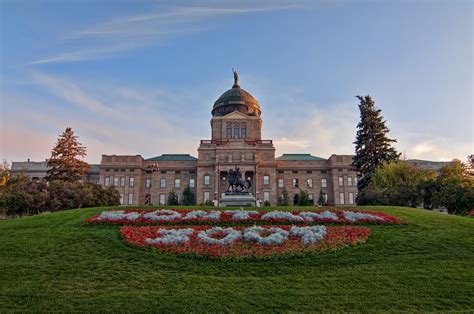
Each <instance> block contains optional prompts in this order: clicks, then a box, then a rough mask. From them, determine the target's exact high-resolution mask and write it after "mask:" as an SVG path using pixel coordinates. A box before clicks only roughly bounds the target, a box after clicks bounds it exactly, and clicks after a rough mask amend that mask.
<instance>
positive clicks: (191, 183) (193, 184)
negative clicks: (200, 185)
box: [189, 179, 195, 188]
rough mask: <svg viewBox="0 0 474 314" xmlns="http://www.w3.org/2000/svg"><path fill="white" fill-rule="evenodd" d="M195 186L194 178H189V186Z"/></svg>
mask: <svg viewBox="0 0 474 314" xmlns="http://www.w3.org/2000/svg"><path fill="white" fill-rule="evenodd" d="M194 186H195V181H194V179H189V187H190V188H193V187H194Z"/></svg>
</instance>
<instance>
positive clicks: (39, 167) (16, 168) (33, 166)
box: [11, 161, 50, 172]
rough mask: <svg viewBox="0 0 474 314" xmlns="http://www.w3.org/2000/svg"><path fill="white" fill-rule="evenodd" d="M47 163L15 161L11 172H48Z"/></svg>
mask: <svg viewBox="0 0 474 314" xmlns="http://www.w3.org/2000/svg"><path fill="white" fill-rule="evenodd" d="M49 169H50V167H48V162H47V161H13V162H12V166H11V171H13V172H21V171H48V170H49Z"/></svg>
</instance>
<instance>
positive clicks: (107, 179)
mask: <svg viewBox="0 0 474 314" xmlns="http://www.w3.org/2000/svg"><path fill="white" fill-rule="evenodd" d="M104 185H105V186H109V185H110V177H105V180H104Z"/></svg>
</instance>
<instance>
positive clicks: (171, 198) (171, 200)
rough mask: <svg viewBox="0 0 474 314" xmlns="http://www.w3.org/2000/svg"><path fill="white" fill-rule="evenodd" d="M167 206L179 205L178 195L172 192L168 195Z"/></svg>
mask: <svg viewBox="0 0 474 314" xmlns="http://www.w3.org/2000/svg"><path fill="white" fill-rule="evenodd" d="M168 205H179V200H178V194H176V192H175V191H174V190H173V191H171V192H170V193H169V194H168Z"/></svg>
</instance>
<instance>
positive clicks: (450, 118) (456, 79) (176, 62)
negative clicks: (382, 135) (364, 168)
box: [0, 0, 474, 163]
mask: <svg viewBox="0 0 474 314" xmlns="http://www.w3.org/2000/svg"><path fill="white" fill-rule="evenodd" d="M0 9H1V16H0V20H1V22H0V23H1V28H0V40H1V42H0V58H1V59H0V69H1V71H0V84H1V87H0V102H1V111H0V123H1V130H0V132H1V135H0V158H5V159H7V160H8V161H12V160H13V161H22V160H26V159H27V158H30V159H31V160H44V159H45V158H48V157H49V156H50V150H51V148H52V147H53V145H54V144H55V141H56V138H57V137H58V135H59V134H61V133H62V132H63V131H64V129H65V128H66V127H68V126H69V127H72V128H73V130H74V131H75V133H76V134H77V135H78V136H79V138H80V141H81V142H82V143H83V144H84V145H85V146H86V147H87V148H88V156H87V158H86V160H87V161H88V162H92V163H99V162H100V158H101V155H102V154H132V155H136V154H141V155H142V156H143V157H145V158H149V157H153V156H157V155H161V154H163V153H189V154H191V155H194V156H196V155H197V151H196V149H197V146H198V145H199V140H201V139H209V138H210V131H211V129H210V124H209V120H210V118H211V108H212V105H213V103H214V101H215V100H216V99H217V98H218V97H219V96H220V95H221V94H222V93H223V92H224V91H226V90H227V89H229V88H230V87H231V86H232V83H233V78H232V68H233V67H235V68H236V69H237V71H238V72H239V75H240V83H241V87H242V88H244V89H246V90H247V91H249V92H250V93H251V94H252V95H253V96H254V97H256V98H257V99H258V100H259V102H260V105H261V108H262V119H263V138H264V139H273V140H274V143H275V146H276V149H277V156H279V155H281V154H282V153H311V154H313V155H316V156H321V157H326V158H327V157H329V156H330V155H331V154H353V152H354V145H353V144H352V142H353V141H354V138H355V131H356V130H355V127H356V125H357V123H358V119H359V117H358V115H359V112H358V108H357V100H356V98H355V96H356V95H366V94H369V95H371V96H373V98H374V99H375V102H376V104H377V106H378V107H379V108H381V109H382V114H383V116H384V118H385V119H386V120H387V124H388V127H389V128H390V130H391V131H390V133H389V135H390V136H391V137H393V138H396V139H397V140H398V143H397V145H396V147H397V149H398V150H399V151H400V152H402V153H404V154H405V156H406V157H407V158H418V159H428V160H451V159H453V158H459V159H462V160H464V159H465V158H466V156H467V155H468V154H472V153H474V144H473V133H474V131H473V118H474V116H473V104H474V97H473V71H474V70H473V2H472V1H461V0H454V1H436V0H435V1H405V0H397V1H174V2H173V1H122V0H119V1H105V0H104V1H99V0H94V1H92V0H84V1H79V0H76V1H59V0H55V1H52V0H50V1H33V0H29V1H13V0H3V1H1V2H0Z"/></svg>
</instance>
